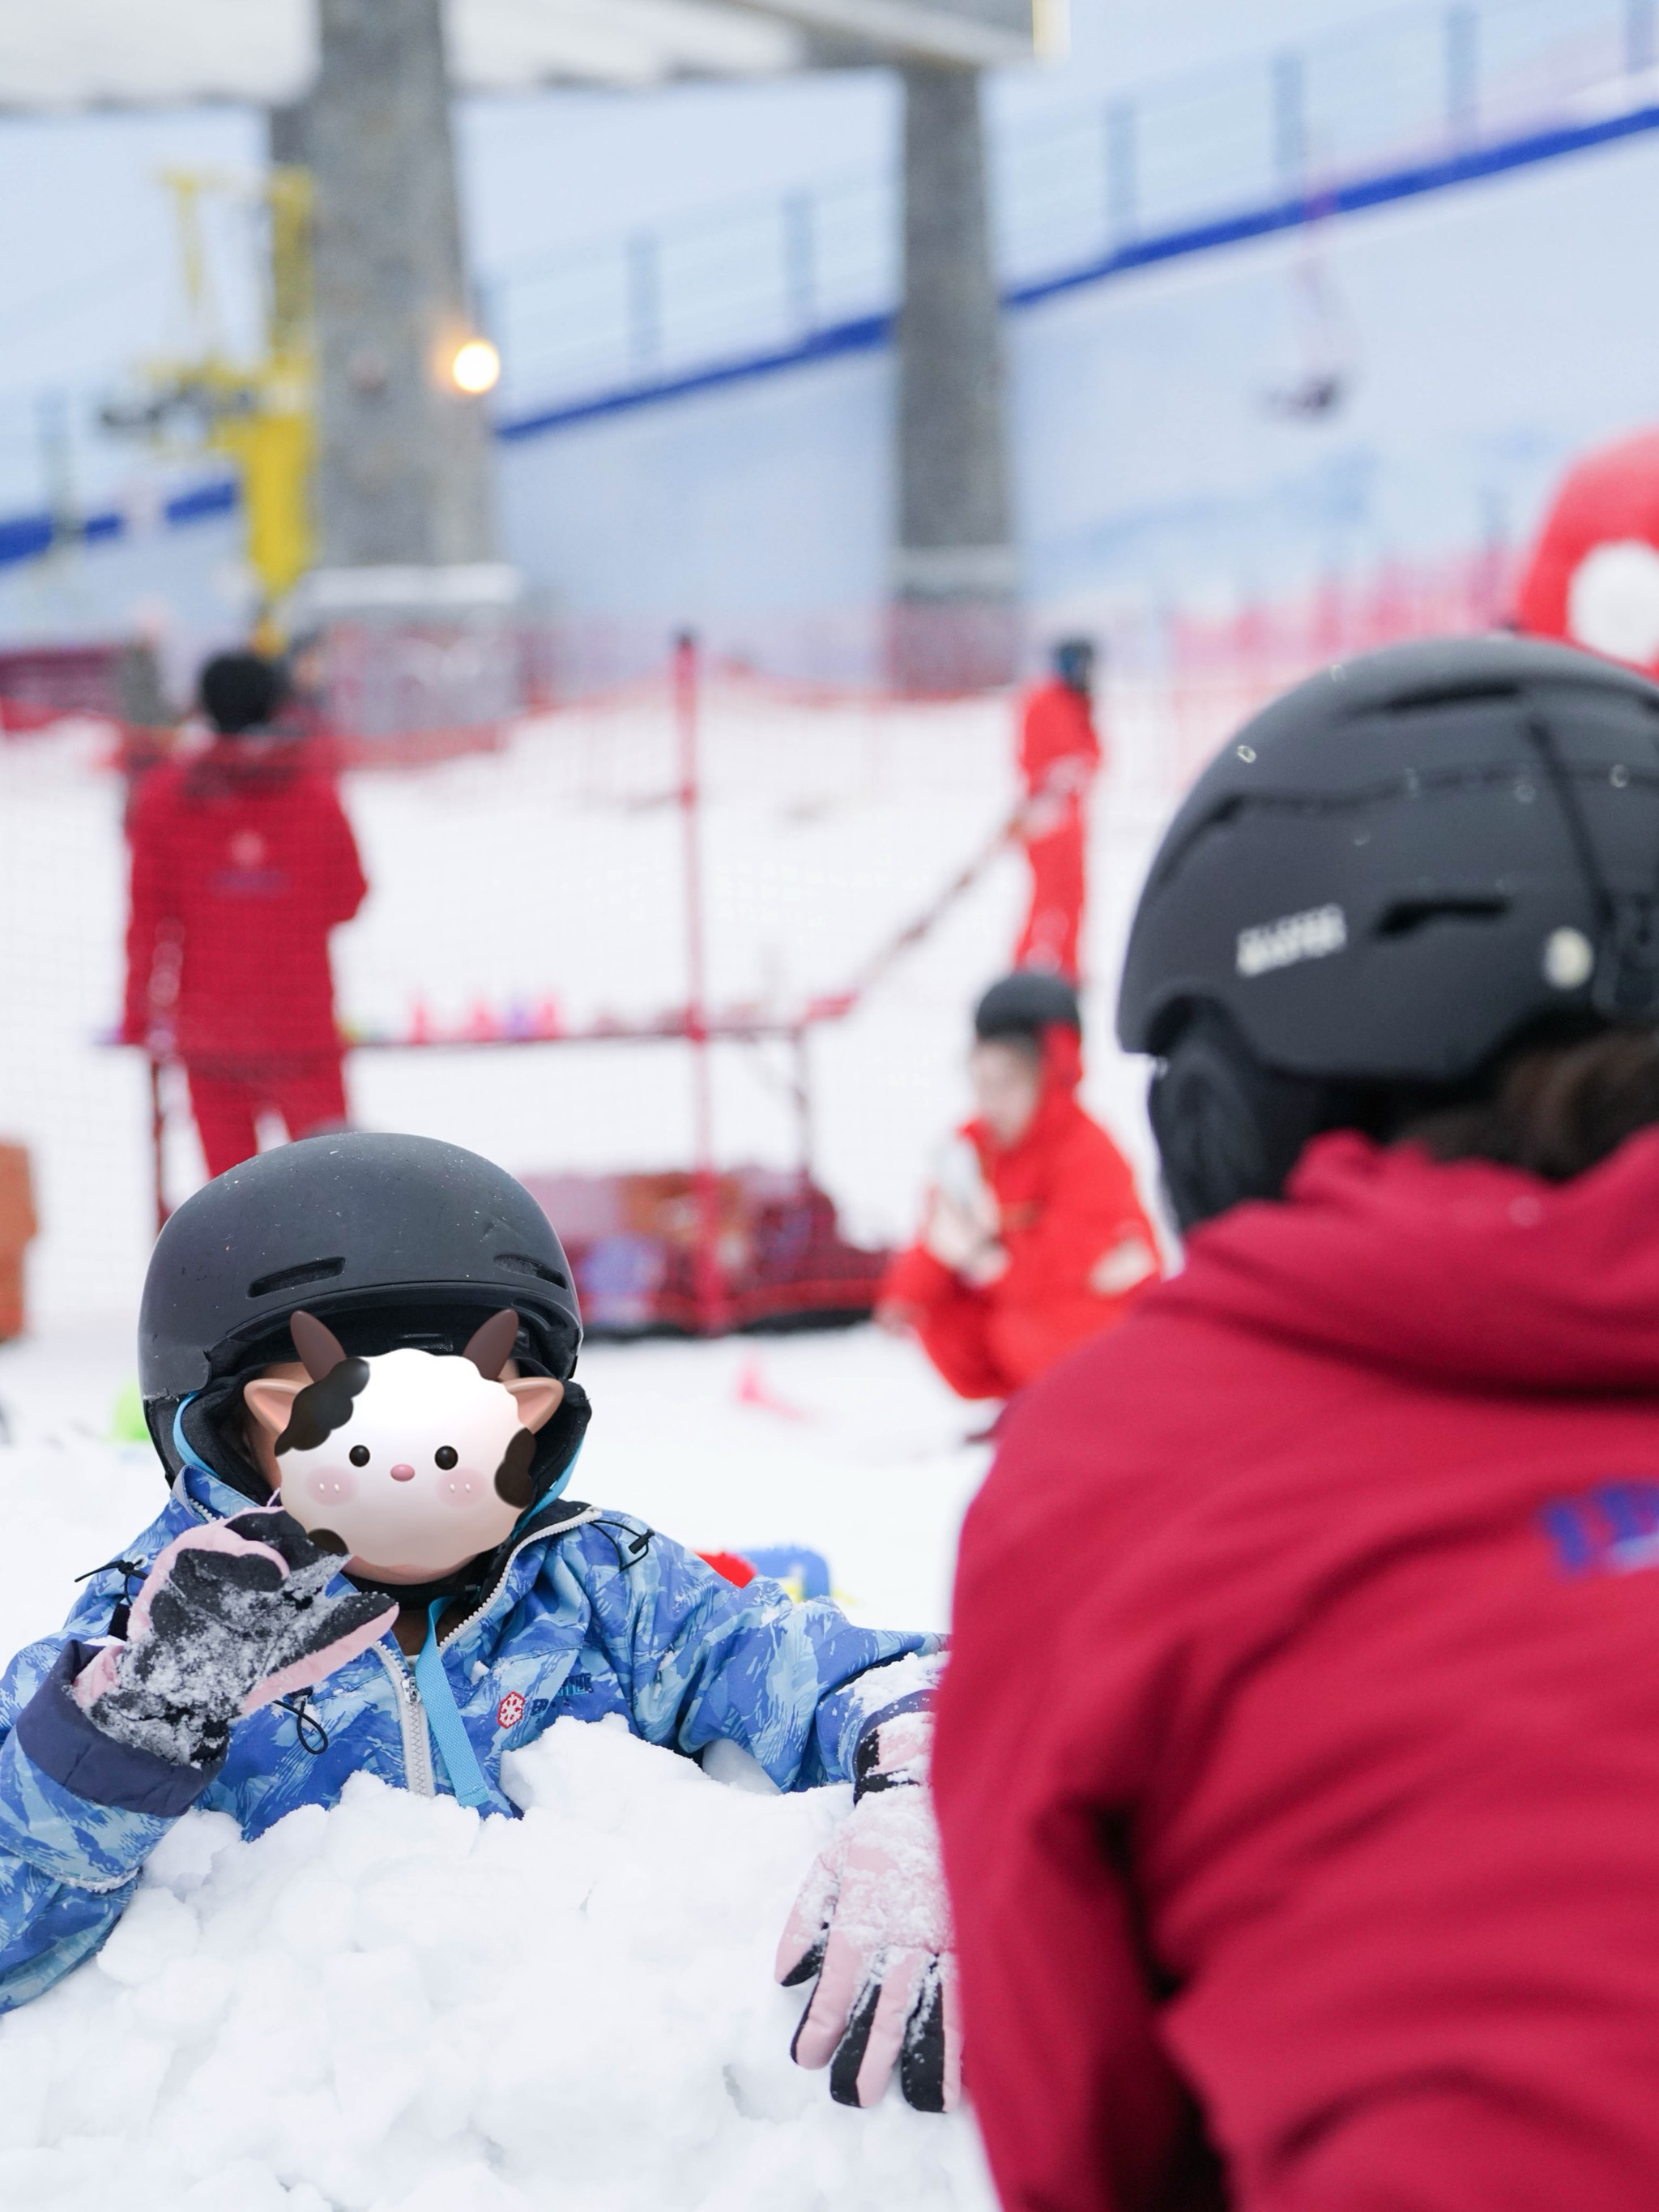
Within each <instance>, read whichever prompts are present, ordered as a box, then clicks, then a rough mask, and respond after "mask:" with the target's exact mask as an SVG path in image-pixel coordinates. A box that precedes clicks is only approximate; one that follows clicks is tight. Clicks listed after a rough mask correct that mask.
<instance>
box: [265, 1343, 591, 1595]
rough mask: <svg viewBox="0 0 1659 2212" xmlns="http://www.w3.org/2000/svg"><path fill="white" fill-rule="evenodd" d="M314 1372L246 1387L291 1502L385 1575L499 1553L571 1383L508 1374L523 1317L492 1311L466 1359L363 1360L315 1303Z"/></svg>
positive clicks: (323, 1537)
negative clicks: (300, 1379)
mask: <svg viewBox="0 0 1659 2212" xmlns="http://www.w3.org/2000/svg"><path fill="white" fill-rule="evenodd" d="M289 1326H290V1327H291V1328H292V1330H293V1333H294V1343H295V1350H296V1351H297V1352H299V1354H300V1357H301V1361H302V1362H303V1364H304V1366H305V1370H306V1372H307V1375H308V1376H310V1377H311V1380H310V1382H309V1383H295V1382H287V1381H282V1380H278V1379H277V1378H276V1377H270V1378H268V1379H264V1380H261V1381H258V1382H255V1383H248V1384H246V1386H245V1388H244V1390H243V1395H244V1397H245V1398H246V1401H247V1403H248V1405H249V1407H251V1408H252V1412H253V1414H254V1417H255V1419H257V1420H258V1421H259V1422H260V1424H261V1425H263V1426H264V1428H265V1429H266V1430H267V1431H269V1433H270V1435H271V1436H272V1437H275V1438H276V1457H277V1466H278V1469H279V1472H280V1474H281V1477H282V1489H281V1492H280V1493H279V1494H280V1497H281V1499H282V1503H283V1505H284V1506H285V1507H286V1508H287V1510H288V1511H289V1513H291V1514H292V1515H293V1516H294V1518H295V1520H296V1521H297V1522H300V1524H301V1527H302V1528H305V1529H307V1531H308V1532H309V1534H311V1536H312V1537H313V1540H314V1541H317V1542H319V1543H321V1544H323V1545H324V1546H325V1547H328V1548H333V1549H338V1550H341V1551H343V1552H346V1553H349V1554H350V1557H351V1560H352V1563H353V1565H356V1566H357V1567H359V1568H361V1569H362V1571H363V1572H364V1573H365V1574H368V1575H372V1576H373V1577H374V1578H375V1579H376V1580H377V1581H380V1582H386V1583H425V1582H431V1581H433V1580H435V1578H436V1577H438V1576H441V1575H443V1574H447V1572H448V1571H450V1570H451V1569H452V1568H454V1567H458V1566H460V1565H463V1564H464V1563H465V1561H466V1560H468V1559H475V1558H476V1557H477V1555H478V1553H481V1552H489V1551H493V1550H494V1549H495V1547H496V1545H498V1544H499V1543H501V1541H503V1539H504V1538H505V1537H506V1536H507V1534H509V1533H510V1532H511V1530H512V1528H513V1523H514V1522H516V1521H517V1520H518V1518H519V1516H520V1514H521V1513H522V1512H523V1511H524V1510H525V1508H526V1505H528V1504H529V1503H530V1501H531V1474H530V1462H531V1460H532V1456H533V1455H534V1451H535V1431H537V1430H538V1429H540V1428H542V1427H544V1425H545V1424H546V1423H547V1422H548V1421H549V1420H550V1419H552V1416H553V1414H554V1413H555V1411H556V1409H557V1407H558V1405H559V1403H560V1401H561V1400H562V1398H563V1396H564V1385H563V1384H562V1383H556V1382H553V1381H550V1380H549V1379H548V1378H547V1377H546V1376H532V1377H528V1378H526V1379H525V1380H523V1381H514V1382H510V1383H503V1382H502V1381H501V1379H500V1377H501V1369H502V1367H503V1366H504V1365H505V1364H506V1363H507V1358H508V1356H509V1354H510V1353H511V1352H512V1349H513V1340H514V1339H515V1338H516V1336H517V1334H518V1328H519V1316H517V1314H515V1313H513V1312H511V1311H507V1312H502V1313H498V1314H494V1315H492V1316H490V1318H489V1320H488V1321H487V1322H485V1323H484V1324H483V1328H480V1329H479V1331H478V1332H477V1335H475V1336H474V1337H473V1339H472V1340H471V1343H470V1344H469V1345H468V1346H467V1347H466V1350H465V1352H464V1353H463V1354H462V1355H461V1356H460V1357H459V1358H452V1357H447V1356H440V1355H437V1354H435V1353H433V1352H416V1351H412V1350H404V1351H398V1352H381V1353H380V1354H379V1355H378V1356H377V1357H375V1358H372V1359H355V1358H351V1357H350V1356H349V1354H348V1353H347V1352H346V1351H345V1350H344V1348H343V1346H342V1345H341V1344H340V1342H339V1340H338V1339H337V1337H336V1336H335V1335H334V1334H333V1333H332V1332H331V1330H330V1329H328V1328H325V1325H324V1324H323V1323H322V1322H319V1320H317V1319H316V1317H315V1316H313V1315H311V1314H307V1313H296V1314H295V1316H293V1318H292V1321H291V1322H290V1324H289Z"/></svg>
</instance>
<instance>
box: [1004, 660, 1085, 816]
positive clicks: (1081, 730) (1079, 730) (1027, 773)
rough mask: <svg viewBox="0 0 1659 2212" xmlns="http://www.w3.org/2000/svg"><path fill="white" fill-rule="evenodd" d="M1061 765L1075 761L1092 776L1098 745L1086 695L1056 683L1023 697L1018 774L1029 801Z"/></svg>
mask: <svg viewBox="0 0 1659 2212" xmlns="http://www.w3.org/2000/svg"><path fill="white" fill-rule="evenodd" d="M1061 761H1076V762H1078V763H1079V765H1080V766H1081V767H1082V768H1084V769H1086V771H1087V773H1088V774H1089V775H1094V773H1095V771H1096V770H1097V769H1098V768H1099V766H1100V763H1101V744H1100V738H1099V734H1098V732H1097V731H1096V728H1095V720H1094V711H1093V709H1092V708H1091V705H1090V703H1089V699H1088V696H1087V694H1086V693H1085V692H1082V691H1079V690H1076V689H1075V687H1074V686H1073V685H1072V684H1061V683H1060V681H1059V680H1058V679H1056V680H1055V681H1054V682H1053V683H1049V684H1039V685H1038V686H1037V688H1036V690H1034V691H1032V692H1030V694H1029V695H1028V696H1027V698H1026V701H1025V707H1024V712H1023V714H1021V716H1020V725H1019V771H1020V774H1021V775H1023V776H1024V779H1025V788H1026V791H1027V792H1028V793H1029V794H1030V796H1031V797H1032V798H1033V799H1035V798H1036V794H1037V793H1038V792H1039V791H1041V790H1042V787H1043V785H1044V783H1045V782H1046V781H1048V777H1049V775H1051V774H1052V773H1053V771H1054V769H1056V768H1057V767H1058V766H1059V764H1060V762H1061Z"/></svg>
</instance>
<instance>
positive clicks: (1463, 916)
mask: <svg viewBox="0 0 1659 2212" xmlns="http://www.w3.org/2000/svg"><path fill="white" fill-rule="evenodd" d="M1550 1018H1557V1019H1560V1018H1565V1019H1566V1020H1568V1021H1576V1022H1577V1023H1578V1024H1581V1025H1582V1026H1584V1027H1594V1026H1595V1025H1596V1024H1601V1023H1609V1022H1637V1023H1648V1022H1652V1021H1654V1020H1656V1019H1659V687H1656V686H1655V685H1654V684H1650V682H1649V681H1648V680H1647V679H1646V678H1644V677H1642V676H1638V675H1637V674H1635V673H1634V672H1633V671H1629V670H1626V669H1623V668H1620V667H1617V666H1615V665H1613V664H1612V663H1610V662H1607V661H1602V660H1598V659H1593V658H1591V657H1590V656H1589V655H1588V654H1585V653H1577V652H1574V651H1571V650H1570V649H1569V648H1567V647H1561V646H1554V645H1549V644H1545V643H1543V642H1541V641H1535V640H1531V639H1523V638H1519V637H1513V636H1508V635H1496V636H1489V637H1472V638H1455V639H1444V640H1437V641H1432V642H1427V643H1423V644H1416V645H1406V646H1399V647H1392V648H1390V649H1389V650H1388V651H1386V652H1383V653H1370V654H1367V655H1365V656H1364V658H1362V659H1358V660H1353V661H1350V662H1347V663H1346V664H1340V665H1337V666H1335V667H1333V668H1329V669H1327V670H1326V671H1324V672H1323V673H1322V674H1321V675H1319V676H1316V677H1315V678H1312V679H1311V680H1310V682H1308V683H1305V684H1299V685H1298V686H1297V688H1296V689H1295V690H1292V691H1290V692H1288V693H1287V694H1286V695H1285V696H1284V697H1283V698H1281V699H1279V700H1277V701H1275V702H1274V703H1273V705H1272V706H1270V707H1268V708H1266V709H1265V711H1264V712H1263V713H1261V714H1259V715H1257V716H1256V718H1255V720H1253V721H1251V722H1249V723H1248V724H1247V725H1246V726H1245V727H1244V728H1243V729H1242V730H1241V731H1240V732H1238V734H1237V737H1236V738H1233V739H1232V741H1231V743H1230V744H1228V745H1227V746H1226V747H1225V750H1223V751H1222V753H1221V754H1220V756H1219V757H1218V758H1217V759H1216V760H1215V761H1214V762H1213V763H1212V764H1211V766H1210V767H1209V769H1207V770H1206V772H1205V774H1204V775H1202V776H1201V777H1200V780H1199V781H1198V783H1197V785H1196V786H1195V787H1194V790H1193V792H1192V793H1191V794H1190V795H1189V797H1188V799H1187V801H1186V803H1185V804H1184V805H1183V806H1182V808H1181V811H1180V812H1179V813H1178V814H1177V815H1176V819H1175V821H1174V823H1173V824H1172V825H1171V827H1170V830H1169V833H1168V835H1167V836H1165V838H1164V842H1163V845H1162V846H1161V848H1159V851H1158V856H1157V858H1156V860H1154V861H1153V863H1152V869H1151V872H1150V873H1149V874H1148V877H1147V879H1146V886H1145V888H1144V890H1143V891H1142V893H1141V897H1140V903H1139V909H1138V911H1137V913H1136V915H1135V920H1134V926H1133V931H1132V933H1131V935H1130V939H1129V949H1128V953H1127V958H1126V961H1125V964H1124V971H1123V982H1122V988H1121V995H1120V998H1119V1002H1118V1036H1119V1039H1120V1041H1121V1043H1122V1044H1123V1046H1124V1047H1125V1048H1126V1049H1127V1050H1128V1051H1130V1052H1137V1053H1149V1054H1152V1055H1154V1056H1155V1057H1156V1058H1157V1059H1158V1060H1159V1061H1160V1062H1161V1063H1162V1065H1161V1066H1160V1068H1159V1070H1158V1073H1157V1074H1156V1075H1155V1077H1154V1079H1153V1084H1152V1097H1151V1101H1150V1106H1151V1113H1152V1126H1153V1130H1154V1133H1155V1134H1156V1136H1157V1138H1158V1147H1159V1150H1160V1152H1161V1153H1162V1155H1163V1160H1164V1174H1165V1180H1166V1182H1167V1184H1168V1187H1169V1191H1170V1199H1171V1201H1172V1203H1173V1205H1174V1207H1175V1211H1176V1215H1177V1218H1179V1219H1180V1221H1181V1222H1182V1225H1183V1226H1190V1225H1192V1224H1194V1222H1198V1221H1201V1220H1204V1219H1206V1218H1209V1217H1210V1216H1212V1215H1213V1214H1216V1213H1219V1212H1223V1211H1225V1208H1226V1207H1227V1206H1231V1205H1233V1204H1235V1203H1237V1200H1240V1199H1243V1198H1249V1197H1271V1196H1274V1195H1276V1194H1278V1192H1279V1190H1280V1188H1282V1186H1283V1183H1284V1179H1285V1176H1286V1175H1287V1174H1288V1172H1289V1170H1290V1169H1291V1166H1292V1165H1293V1164H1294V1162H1295V1159H1296V1158H1297V1153H1298V1152H1300V1150H1301V1148H1302V1146H1303V1145H1304V1143H1305V1141H1306V1140H1307V1139H1308V1138H1309V1137H1310V1135H1312V1134H1313V1133H1315V1132H1316V1131H1317V1130H1319V1129H1321V1128H1328V1127H1341V1126H1344V1125H1345V1123H1346V1121H1347V1120H1348V1119H1349V1118H1350V1113H1351V1106H1352V1100H1353V1098H1354V1097H1355V1096H1356V1095H1357V1094H1358V1092H1359V1091H1364V1090H1371V1091H1375V1090H1377V1089H1379V1088H1383V1087H1387V1086H1394V1087H1397V1088H1400V1089H1401V1090H1404V1091H1418V1092H1422V1093H1431V1092H1434V1091H1440V1092H1443V1093H1445V1092H1451V1091H1455V1090H1456V1089H1457V1088H1458V1086H1460V1085H1468V1084H1469V1083H1470V1082H1471V1081H1472V1080H1473V1079H1475V1078H1476V1077H1478V1075H1479V1074H1480V1071H1481V1070H1482V1069H1483V1067H1485V1066H1486V1065H1487V1064H1488V1063H1490V1062H1491V1061H1492V1059H1493V1057H1494V1055H1496V1054H1498V1052H1499V1051H1500V1050H1501V1049H1502V1048H1504V1047H1505V1046H1506V1045H1507V1044H1509V1043H1510V1042H1512V1041H1513V1040H1514V1039H1516V1037H1517V1036H1521V1035H1522V1034H1523V1033H1524V1032H1526V1031H1527V1030H1529V1029H1532V1028H1534V1027H1536V1026H1537V1025H1538V1024H1541V1023H1542V1022H1545V1021H1547V1020H1548V1019H1550Z"/></svg>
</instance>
